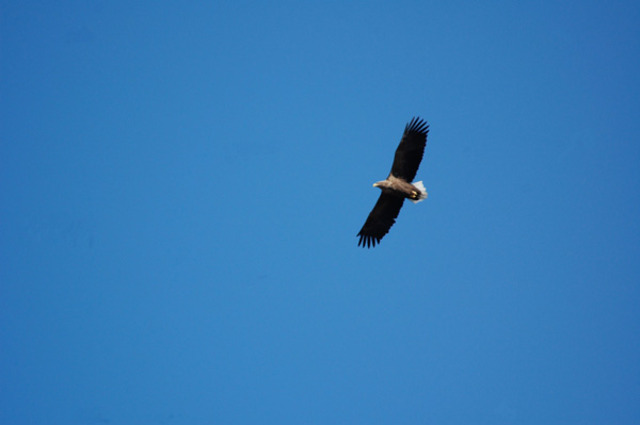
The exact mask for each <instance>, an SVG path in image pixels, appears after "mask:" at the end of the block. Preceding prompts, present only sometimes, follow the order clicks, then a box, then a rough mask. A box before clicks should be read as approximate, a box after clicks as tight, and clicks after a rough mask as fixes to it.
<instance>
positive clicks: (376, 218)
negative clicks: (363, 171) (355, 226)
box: [358, 192, 404, 248]
mask: <svg viewBox="0 0 640 425" xmlns="http://www.w3.org/2000/svg"><path fill="white" fill-rule="evenodd" d="M403 202H404V198H400V197H399V196H394V195H390V194H387V193H384V192H382V193H381V194H380V198H378V202H376V205H375V206H374V207H373V209H372V210H371V213H369V217H367V221H365V223H364V226H362V229H360V232H359V233H358V236H360V241H359V242H358V246H360V245H362V246H363V247H365V246H366V247H367V248H369V247H371V246H376V243H380V240H381V239H382V237H383V236H384V235H386V234H387V233H389V229H391V226H393V223H395V222H396V218H397V217H398V214H399V213H400V208H402V204H403Z"/></svg>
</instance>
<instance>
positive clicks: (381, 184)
mask: <svg viewBox="0 0 640 425" xmlns="http://www.w3.org/2000/svg"><path fill="white" fill-rule="evenodd" d="M388 186H389V182H388V181H386V180H382V181H379V182H375V183H374V184H373V187H377V188H379V189H382V188H385V187H388Z"/></svg>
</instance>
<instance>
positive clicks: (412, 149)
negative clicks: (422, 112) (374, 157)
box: [391, 117, 429, 183]
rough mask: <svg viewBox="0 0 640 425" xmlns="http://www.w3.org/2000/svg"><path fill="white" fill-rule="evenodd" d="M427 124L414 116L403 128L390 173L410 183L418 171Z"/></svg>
mask: <svg viewBox="0 0 640 425" xmlns="http://www.w3.org/2000/svg"><path fill="white" fill-rule="evenodd" d="M428 133H429V124H427V123H426V122H425V121H423V120H422V119H421V118H419V117H414V118H413V119H412V120H411V121H410V122H409V124H407V125H406V126H405V128H404V134H403V135H402V140H400V144H399V145H398V149H396V156H395V157H394V158H393V165H392V166H391V174H392V175H394V176H395V177H399V178H401V179H403V180H404V181H406V182H408V183H411V182H412V181H413V179H414V177H415V176H416V173H417V172H418V167H419V166H420V161H422V155H424V147H425V145H426V144H427V134H428Z"/></svg>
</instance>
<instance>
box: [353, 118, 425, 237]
mask: <svg viewBox="0 0 640 425" xmlns="http://www.w3.org/2000/svg"><path fill="white" fill-rule="evenodd" d="M428 133H429V125H428V124H427V123H426V122H425V121H423V120H422V119H420V118H418V117H414V118H413V119H412V120H411V121H410V122H409V123H408V124H407V125H406V126H405V128H404V134H403V135H402V139H401V140H400V144H399V145H398V148H397V149H396V154H395V157H394V159H393V165H392V166H391V173H389V176H388V177H387V179H386V180H382V181H379V182H377V183H374V185H373V186H374V187H379V188H380V189H381V190H382V193H381V194H380V198H378V202H376V205H375V206H374V207H373V210H371V213H370V214H369V217H367V221H365V223H364V226H362V229H360V232H358V236H359V237H360V240H359V241H358V246H360V245H362V246H363V247H365V246H366V247H367V248H369V247H372V246H376V243H380V240H381V239H382V238H383V237H384V235H386V234H387V233H389V229H390V228H391V226H393V224H394V223H395V222H396V218H397V217H398V214H399V213H400V208H402V204H403V203H404V200H405V198H408V199H409V200H411V201H412V202H414V203H417V202H420V201H421V200H423V199H426V197H427V192H426V190H425V188H424V186H423V185H422V182H416V183H411V181H412V180H413V179H414V178H415V176H416V173H417V172H418V167H419V166H420V161H422V156H423V155H424V148H425V146H426V144H427V134H428Z"/></svg>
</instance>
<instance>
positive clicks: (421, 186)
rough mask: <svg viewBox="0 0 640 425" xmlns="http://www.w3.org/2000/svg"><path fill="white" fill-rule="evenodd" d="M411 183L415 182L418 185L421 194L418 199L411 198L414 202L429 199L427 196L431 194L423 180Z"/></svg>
mask: <svg viewBox="0 0 640 425" xmlns="http://www.w3.org/2000/svg"><path fill="white" fill-rule="evenodd" d="M411 184H413V185H414V186H415V187H416V189H418V190H419V191H420V196H419V197H418V199H410V201H411V202H413V203H414V204H417V203H418V202H420V201H423V200H425V199H427V196H429V194H428V193H427V189H426V188H425V187H424V184H422V181H419V182H415V183H411Z"/></svg>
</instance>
